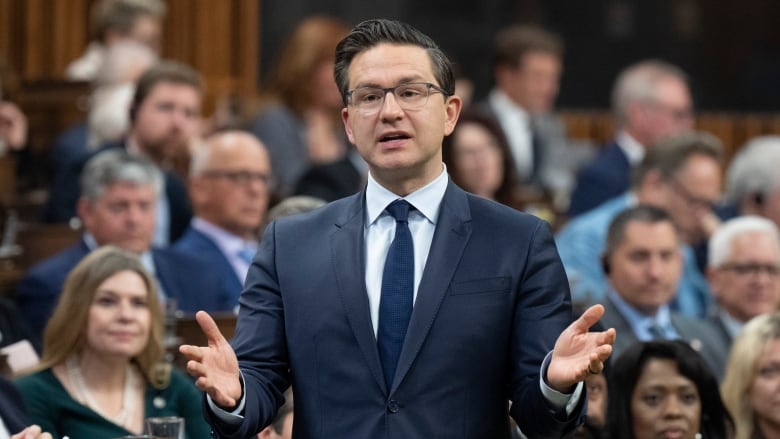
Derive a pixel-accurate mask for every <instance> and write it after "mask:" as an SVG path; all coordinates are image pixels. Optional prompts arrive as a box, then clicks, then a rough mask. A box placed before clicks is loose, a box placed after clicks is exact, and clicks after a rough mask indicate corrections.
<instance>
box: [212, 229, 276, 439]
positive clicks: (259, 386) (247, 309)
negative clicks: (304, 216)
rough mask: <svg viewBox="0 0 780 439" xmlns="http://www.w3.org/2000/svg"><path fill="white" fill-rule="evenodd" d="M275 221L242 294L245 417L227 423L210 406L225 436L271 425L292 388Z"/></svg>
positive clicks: (236, 344) (239, 329) (238, 337)
mask: <svg viewBox="0 0 780 439" xmlns="http://www.w3.org/2000/svg"><path fill="white" fill-rule="evenodd" d="M275 230H276V223H272V224H271V225H270V226H269V227H268V229H267V230H266V232H265V235H264V236H263V239H262V241H261V244H260V248H259V249H258V252H257V256H256V257H255V260H254V262H253V263H252V266H251V267H250V268H249V273H248V274H247V280H246V285H245V287H244V291H243V292H242V293H241V298H240V299H239V304H240V309H239V313H238V323H237V325H236V332H235V335H234V337H233V340H232V342H231V344H232V345H233V349H235V351H236V355H237V356H238V362H239V367H240V368H241V371H242V373H243V375H244V395H245V398H246V400H245V406H244V414H243V415H244V421H243V422H242V423H241V424H240V425H237V426H231V425H228V424H226V423H224V422H222V421H220V420H219V418H217V417H216V416H214V414H213V413H211V412H210V411H208V410H207V417H208V420H209V423H210V424H211V425H212V427H213V428H214V430H215V431H216V432H217V433H218V434H219V437H223V438H244V437H249V436H252V435H255V434H257V433H258V432H259V431H260V430H262V429H263V428H264V427H266V426H267V425H269V424H270V423H271V422H272V421H273V419H274V417H275V415H276V412H277V410H278V408H279V407H280V406H281V405H282V404H283V403H284V395H283V394H284V391H285V390H286V389H287V387H289V360H288V354H287V342H286V338H285V332H284V308H283V305H282V293H281V290H280V286H279V280H278V277H277V271H276V262H277V261H276V251H275V247H276V236H275Z"/></svg>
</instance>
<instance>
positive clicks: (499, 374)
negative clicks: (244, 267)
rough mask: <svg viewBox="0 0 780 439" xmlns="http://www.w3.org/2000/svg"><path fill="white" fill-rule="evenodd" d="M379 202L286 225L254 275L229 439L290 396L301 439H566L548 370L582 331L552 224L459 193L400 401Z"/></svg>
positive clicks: (567, 425)
mask: <svg viewBox="0 0 780 439" xmlns="http://www.w3.org/2000/svg"><path fill="white" fill-rule="evenodd" d="M364 200H365V192H361V193H359V194H356V195H353V196H351V197H348V198H344V199H341V200H338V201H335V202H333V203H330V204H328V205H327V206H325V207H323V208H320V209H317V210H316V211H312V212H309V213H305V214H301V215H295V216H291V217H286V218H282V219H280V220H279V221H277V222H274V223H272V224H271V225H270V226H269V227H268V228H267V229H266V232H265V236H264V237H263V240H262V243H261V246H260V249H259V251H258V253H257V256H256V257H255V260H254V262H253V264H252V267H251V268H250V270H249V274H248V276H247V281H246V286H245V289H244V291H243V293H242V295H241V298H240V303H241V308H240V310H239V315H238V324H237V328H236V332H235V336H234V338H233V341H232V345H233V346H234V348H235V350H236V354H237V355H238V358H239V365H240V367H241V370H242V373H243V377H244V382H245V388H244V392H245V396H246V405H245V411H244V420H243V422H242V423H241V424H240V425H239V426H237V427H231V426H229V425H226V424H225V423H223V422H222V421H220V420H218V419H216V417H215V416H214V415H213V414H212V413H211V412H210V411H209V410H206V412H207V416H208V417H209V418H210V422H211V423H212V426H213V427H214V429H215V432H216V433H217V434H219V435H220V437H228V438H243V437H249V436H250V435H252V434H254V433H255V432H257V431H259V430H260V429H261V428H262V427H263V426H265V425H267V424H269V423H270V422H271V421H272V420H273V418H274V415H275V414H276V410H277V407H278V406H279V405H280V404H281V402H282V392H283V391H284V390H285V389H286V388H287V386H288V385H289V384H292V388H293V392H294V399H295V405H294V407H295V408H294V410H295V416H294V417H293V419H294V421H293V422H294V427H293V431H294V437H296V438H347V437H350V438H384V439H395V438H398V439H402V438H403V439H407V438H433V437H436V438H459V439H462V438H469V439H475V438H490V439H496V438H508V437H509V435H510V433H509V427H508V417H507V411H508V408H507V400H509V399H511V400H512V401H514V402H513V404H512V408H511V414H512V416H513V417H514V418H515V419H516V420H517V422H518V424H519V425H520V426H521V428H522V429H523V432H524V433H525V434H526V435H527V436H528V437H530V438H536V437H544V438H551V437H560V436H561V435H562V434H564V432H567V431H570V430H572V429H573V428H574V426H575V424H576V423H577V421H578V420H579V419H580V416H581V415H582V414H583V413H582V412H583V409H584V399H585V398H584V395H583V398H581V399H580V401H579V406H578V408H576V409H575V410H574V413H572V415H571V416H566V414H565V411H564V410H559V411H555V410H553V409H551V408H550V407H549V405H548V403H547V401H546V400H545V399H544V397H543V395H542V392H541V389H540V385H539V372H540V367H541V364H542V361H543V359H544V357H545V355H546V354H547V353H548V352H550V351H551V350H552V348H553V345H554V343H555V340H556V339H557V337H558V335H559V334H560V333H561V331H563V330H564V329H565V328H566V327H567V326H568V325H569V324H570V323H571V320H572V316H571V302H570V298H569V290H568V285H567V281H566V274H565V273H564V271H563V266H562V264H561V262H560V259H559V257H558V253H557V251H556V249H555V245H554V243H553V238H552V235H551V233H550V230H549V227H548V225H547V223H545V222H543V221H541V220H539V219H538V218H536V217H533V216H530V215H527V214H523V213H520V212H518V211H515V210H513V209H510V208H508V207H505V206H502V205H499V204H497V203H494V202H491V201H487V200H485V199H482V198H479V197H476V196H474V195H471V194H467V193H466V192H464V191H463V190H461V189H460V188H458V187H457V186H455V185H454V184H453V183H452V182H450V183H449V186H448V188H447V191H446V194H445V196H444V199H443V200H442V204H441V208H440V214H439V219H438V223H437V225H436V231H435V233H434V236H433V241H432V243H431V248H430V253H429V256H428V261H427V263H426V266H425V271H424V273H423V275H422V279H421V281H420V285H419V288H418V293H417V298H416V302H415V304H414V310H413V312H412V316H411V321H410V323H409V329H408V332H407V335H406V340H405V342H404V346H403V349H402V352H401V355H400V358H399V361H398V368H397V371H396V375H395V379H394V381H393V384H392V385H391V386H390V388H387V386H386V385H385V382H384V378H383V373H382V366H381V363H380V360H379V353H378V350H377V342H376V338H375V336H374V331H373V327H372V323H371V317H370V313H369V304H368V297H367V292H366V284H365V275H364V273H365V262H364V251H363V249H364V237H363V234H364V218H365V215H366V213H365V201H364Z"/></svg>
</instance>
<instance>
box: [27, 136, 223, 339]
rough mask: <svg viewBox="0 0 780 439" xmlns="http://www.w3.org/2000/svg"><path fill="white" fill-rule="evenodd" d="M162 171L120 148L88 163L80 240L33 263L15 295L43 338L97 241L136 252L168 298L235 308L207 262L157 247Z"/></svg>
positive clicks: (191, 308) (182, 305) (188, 306)
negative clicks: (70, 279)
mask: <svg viewBox="0 0 780 439" xmlns="http://www.w3.org/2000/svg"><path fill="white" fill-rule="evenodd" d="M161 180H162V176H161V174H160V172H159V170H158V169H157V168H156V166H155V165H154V164H153V163H152V162H151V161H150V160H148V159H146V158H144V157H142V156H138V155H134V154H129V153H127V152H126V151H124V150H121V149H114V150H110V151H105V152H102V153H100V154H98V155H96V156H95V157H94V158H92V159H91V160H90V161H89V162H88V163H87V165H86V167H85V168H84V173H83V174H82V179H81V186H82V193H81V198H80V199H79V202H78V213H79V218H80V219H81V221H82V222H83V224H84V238H83V240H81V242H79V243H77V244H75V245H73V246H72V247H69V248H67V249H65V250H63V251H62V252H60V253H57V254H55V255H54V256H52V257H50V258H48V259H46V260H44V261H42V262H40V263H38V264H37V265H34V266H33V267H32V268H30V270H29V271H28V272H27V273H26V274H25V276H24V277H23V278H22V279H21V280H20V281H19V283H18V284H17V288H16V297H15V298H16V301H17V303H18V306H19V309H20V311H21V313H22V315H23V316H24V318H25V320H26V321H27V323H28V325H29V326H30V328H31V330H32V332H33V333H34V336H36V337H37V338H38V339H40V337H41V335H42V334H43V329H44V327H45V326H46V322H47V321H48V319H49V317H50V316H51V313H52V311H53V310H54V307H55V305H56V304H57V300H58V299H59V296H60V292H61V291H62V286H63V284H64V282H65V278H66V277H67V275H68V273H69V272H70V270H71V269H72V268H73V267H75V266H76V264H78V262H79V261H80V260H81V259H82V258H83V257H84V256H86V255H87V254H88V253H89V252H90V251H92V250H94V249H95V248H97V247H98V246H101V245H105V244H114V245H117V246H119V247H122V248H124V249H126V250H129V251H132V252H134V253H137V254H139V255H140V257H141V261H142V262H143V263H144V267H145V268H146V269H147V270H148V271H149V272H150V273H152V274H153V275H154V276H155V277H156V279H157V280H158V281H159V287H160V288H159V290H160V292H161V294H162V295H163V297H162V299H163V300H175V301H176V302H175V303H176V306H177V308H178V309H180V310H182V311H187V312H195V311H197V310H199V309H206V308H208V309H210V310H212V311H223V310H231V309H233V307H234V305H233V304H232V301H231V295H230V292H229V291H226V290H224V289H223V287H222V281H221V279H220V278H219V274H218V273H215V272H213V271H212V270H211V267H210V266H209V265H208V264H206V263H205V262H203V261H201V260H200V259H197V258H195V257H193V256H189V255H183V254H180V253H177V252H174V251H173V250H170V249H157V248H152V247H151V245H152V236H153V233H154V223H155V208H156V205H157V203H156V200H157V195H158V193H159V191H160V186H161Z"/></svg>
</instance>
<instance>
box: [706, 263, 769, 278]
mask: <svg viewBox="0 0 780 439" xmlns="http://www.w3.org/2000/svg"><path fill="white" fill-rule="evenodd" d="M720 269H721V270H728V271H733V272H734V273H736V274H737V275H739V276H755V275H757V274H760V273H765V274H767V275H768V276H769V277H778V276H780V266H779V265H775V264H759V263H753V262H746V263H737V262H732V263H728V264H723V265H722V266H721V267H720Z"/></svg>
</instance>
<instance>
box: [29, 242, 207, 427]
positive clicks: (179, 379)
mask: <svg viewBox="0 0 780 439" xmlns="http://www.w3.org/2000/svg"><path fill="white" fill-rule="evenodd" d="M163 325H164V321H163V314H162V310H161V308H160V303H159V299H158V295H157V288H156V286H155V281H154V280H153V278H152V277H151V276H150V275H149V274H148V273H147V272H146V271H145V270H144V268H143V266H142V265H141V261H140V260H139V259H138V257H136V256H135V255H133V254H131V253H128V252H126V251H124V250H122V249H120V248H118V247H114V246H105V247H102V248H99V249H97V250H95V251H93V252H92V253H90V254H89V255H87V256H86V257H85V258H84V259H83V260H82V261H81V262H79V264H78V265H77V266H76V267H75V268H74V269H73V270H72V271H71V272H70V274H69V275H68V278H67V280H66V281H65V286H64V288H63V292H62V296H61V297H60V301H59V303H58V304H57V307H56V308H55V310H54V314H53V315H52V317H51V319H50V320H49V322H48V324H47V325H46V331H45V333H44V340H43V356H42V358H41V363H40V365H39V366H38V368H37V369H36V370H37V371H36V372H35V373H33V374H31V375H28V376H25V377H23V378H21V379H19V380H18V381H17V382H16V385H17V387H18V389H19V391H20V393H21V394H22V397H23V399H24V402H25V405H26V406H27V410H28V414H29V416H30V419H31V421H32V422H34V423H36V424H38V425H40V426H41V427H42V428H43V430H44V431H48V432H51V433H52V434H53V435H54V437H64V436H69V437H71V438H86V437H90V438H92V437H94V438H111V437H118V436H123V435H127V434H131V433H132V434H138V433H141V432H143V429H144V419H145V418H149V417H158V416H179V417H183V418H184V420H185V427H186V433H187V436H186V437H188V438H190V439H194V438H204V437H209V432H210V428H209V427H208V425H207V424H206V423H205V421H204V419H203V415H202V409H201V403H202V396H201V394H200V392H199V391H198V390H197V389H196V388H195V386H194V384H193V383H192V382H191V381H190V380H189V379H188V378H187V377H186V376H185V375H184V374H183V373H182V372H180V371H177V370H172V369H171V366H170V365H169V364H168V363H166V362H165V361H164V355H165V352H164V348H163V341H162V339H163Z"/></svg>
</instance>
